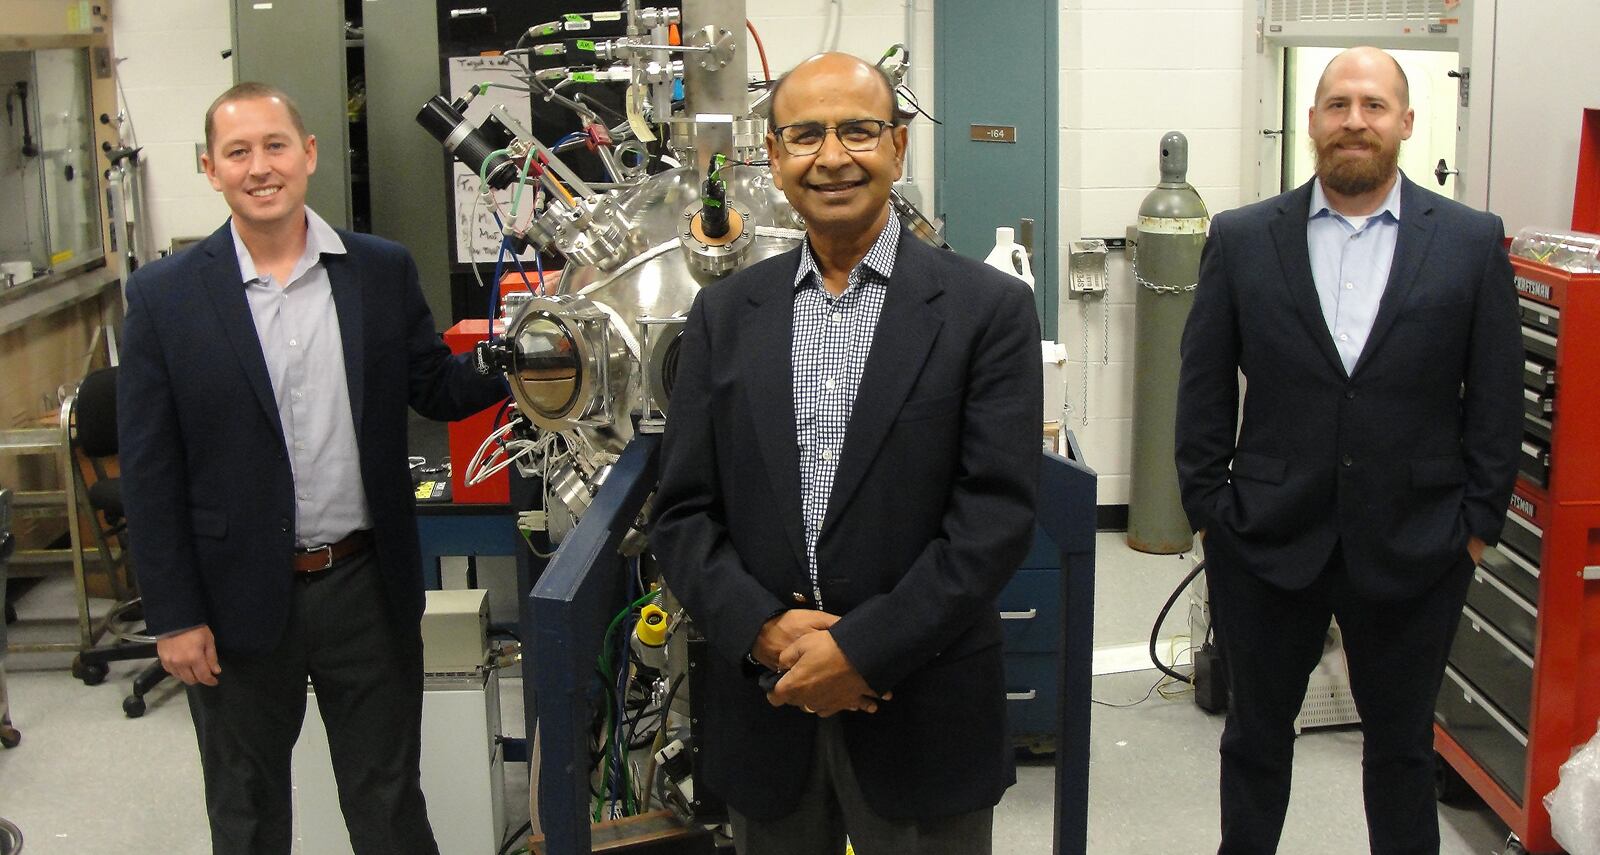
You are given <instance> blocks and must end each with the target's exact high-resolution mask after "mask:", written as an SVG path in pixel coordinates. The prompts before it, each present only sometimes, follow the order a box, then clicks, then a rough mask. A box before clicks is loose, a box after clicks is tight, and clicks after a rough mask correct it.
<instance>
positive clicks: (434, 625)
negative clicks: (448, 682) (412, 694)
mask: <svg viewBox="0 0 1600 855" xmlns="http://www.w3.org/2000/svg"><path fill="white" fill-rule="evenodd" d="M488 637H489V592H488V591H485V590H483V589H481V588H478V589H470V590H464V591H428V592H427V606H426V607H425V609H424V610H423V613H422V670H423V672H424V673H426V674H470V673H474V672H476V671H477V670H478V669H479V668H480V667H482V666H483V665H484V664H485V651H486V650H487V649H488V646H489V645H488Z"/></svg>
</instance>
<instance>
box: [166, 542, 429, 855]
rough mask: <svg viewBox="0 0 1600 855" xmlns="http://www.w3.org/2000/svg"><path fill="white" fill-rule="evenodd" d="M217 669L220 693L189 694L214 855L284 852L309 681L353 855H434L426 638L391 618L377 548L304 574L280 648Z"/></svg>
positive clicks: (225, 659) (224, 660)
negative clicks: (426, 774) (427, 802)
mask: <svg viewBox="0 0 1600 855" xmlns="http://www.w3.org/2000/svg"><path fill="white" fill-rule="evenodd" d="M219 664H220V665H221V666H222V673H221V674H219V675H218V676H217V685H216V686H191V687H189V689H188V693H189V708H190V711H191V712H192V713H193V715H194V722H195V730H196V732H197V734H198V736H199V741H200V761H201V766H202V768H203V770H204V777H205V790H206V811H207V814H208V815H209V817H210V821H211V848H212V851H213V852H214V853H216V855H288V852H289V847H290V838H291V835H292V830H291V829H292V823H291V817H290V804H291V799H290V781H289V764H290V755H291V753H292V751H293V749H294V743H295V740H296V739H298V738H299V736H300V725H301V722H302V720H303V719H304V718H305V711H306V680H307V678H308V677H309V678H310V681H311V685H312V686H313V687H314V688H315V689H316V692H317V706H318V707H319V708H320V709H321V711H322V721H323V724H324V725H325V726H326V728H327V731H328V747H329V751H330V752H331V754H332V756H333V772H334V778H335V781H336V783H337V785H338V791H339V806H340V808H341V809H342V810H343V812H344V817H345V825H346V827H347V828H348V829H349V832H350V843H351V846H352V848H353V849H354V850H355V853H356V855H379V853H382V855H438V853H439V848H438V846H437V845H436V844H435V843H434V840H433V831H432V829H431V827H430V826H429V825H428V817H427V812H426V810H425V808H424V805H423V799H422V787H421V781H420V773H419V771H418V768H419V762H420V757H421V733H422V638H421V635H420V632H419V630H417V629H416V628H415V627H410V628H407V629H405V630H401V629H399V628H397V627H395V626H394V625H393V622H392V621H391V620H390V619H389V616H388V612H387V609H386V608H385V606H384V599H383V591H382V590H381V589H380V580H379V579H378V563H377V558H376V554H375V551H374V550H371V549H368V550H366V551H364V552H362V553H360V554H358V555H355V556H352V557H350V558H349V559H347V560H345V561H342V562H340V563H338V564H336V565H334V566H333V567H331V568H329V569H327V570H324V571H321V572H319V573H312V574H306V575H303V576H297V577H296V580H295V583H294V594H293V604H292V606H291V608H290V613H289V625H288V628H287V629H286V630H285V632H284V638H283V641H282V642H280V643H279V645H278V648H277V649H276V650H274V651H272V652H271V653H268V654H265V655H260V656H243V655H236V654H229V653H228V652H227V651H222V652H221V653H220V656H219Z"/></svg>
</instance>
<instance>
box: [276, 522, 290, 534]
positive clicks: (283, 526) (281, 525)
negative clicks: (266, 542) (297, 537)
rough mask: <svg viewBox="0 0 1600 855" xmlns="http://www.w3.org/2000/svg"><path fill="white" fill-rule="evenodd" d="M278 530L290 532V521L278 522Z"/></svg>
mask: <svg viewBox="0 0 1600 855" xmlns="http://www.w3.org/2000/svg"><path fill="white" fill-rule="evenodd" d="M278 528H279V529H281V530H283V531H288V530H289V521H288V520H278Z"/></svg>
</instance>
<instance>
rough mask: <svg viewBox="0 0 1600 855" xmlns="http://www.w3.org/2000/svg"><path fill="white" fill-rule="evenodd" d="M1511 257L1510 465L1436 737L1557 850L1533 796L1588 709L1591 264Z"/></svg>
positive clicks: (1530, 836)
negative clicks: (1515, 451)
mask: <svg viewBox="0 0 1600 855" xmlns="http://www.w3.org/2000/svg"><path fill="white" fill-rule="evenodd" d="M1512 264H1513V267H1514V269H1515V272H1516V286H1517V292H1518V299H1519V302H1520V308H1521V312H1522V322H1523V325H1522V332H1523V344H1524V346H1525V349H1526V351H1527V353H1526V361H1525V363H1524V369H1525V370H1524V374H1523V380H1524V390H1523V391H1524V396H1523V414H1524V421H1523V426H1524V434H1523V447H1522V459H1521V466H1520V470H1521V471H1520V472H1519V474H1518V477H1517V486H1516V493H1515V495H1514V497H1513V498H1512V501H1511V508H1510V510H1509V511H1507V520H1506V527H1505V531H1504V533H1503V534H1502V536H1501V543H1500V545H1499V546H1498V547H1495V548H1491V549H1489V550H1487V551H1486V552H1485V554H1484V561H1483V565H1482V566H1481V567H1480V568H1478V570H1477V571H1476V577H1475V578H1474V580H1473V585H1472V588H1471V592H1470V593H1469V595H1468V600H1467V606H1466V608H1465V609H1464V610H1463V613H1462V619H1461V624H1460V627H1459V629H1458V630H1457V634H1456V642H1455V646H1454V647H1453V648H1452V650H1451V654H1450V663H1449V666H1448V668H1447V670H1446V675H1445V680H1444V686H1443V688H1442V689H1441V691H1440V693H1439V701H1438V705H1437V707H1436V715H1435V722H1436V725H1435V728H1434V731H1435V740H1434V743H1435V748H1436V749H1437V750H1438V752H1439V754H1440V755H1441V756H1443V757H1444V758H1445V760H1446V761H1447V762H1448V763H1449V765H1450V767H1451V768H1453V769H1454V770H1455V771H1456V772H1457V773H1458V774H1459V775H1460V776H1461V778H1463V779H1465V781H1466V782H1467V783H1468V784H1470V785H1471V787H1472V789H1474V790H1476V791H1477V793H1478V794H1479V795H1480V796H1482V797H1483V799H1484V801H1485V802H1487V803H1488V804H1489V805H1490V807H1492V808H1493V809H1494V811H1495V812H1496V813H1498V814H1499V815H1500V817H1501V819H1503V820H1504V821H1505V822H1506V824H1507V825H1509V826H1510V827H1511V831H1512V833H1513V834H1515V835H1516V837H1517V839H1518V841H1520V843H1521V845H1522V847H1523V848H1524V849H1525V850H1526V851H1528V852H1534V853H1546V852H1559V851H1561V850H1560V847H1559V845H1558V844H1557V843H1556V842H1555V840H1554V838H1552V837H1551V835H1550V816H1549V814H1548V812H1547V811H1546V810H1545V807H1544V803H1543V798H1544V796H1545V795H1546V794H1547V793H1549V792H1550V791H1551V790H1552V789H1554V788H1555V786H1556V783H1557V781H1558V774H1557V772H1558V769H1559V767H1560V766H1561V764H1562V763H1563V762H1565V761H1566V760H1567V759H1568V757H1570V756H1571V753H1572V751H1573V749H1574V748H1576V747H1577V746H1580V745H1582V744H1583V743H1585V742H1587V741H1588V740H1589V738H1590V737H1591V736H1593V735H1594V732H1595V722H1596V719H1597V718H1600V274H1572V273H1567V272H1565V271H1562V270H1557V269H1555V268H1551V267H1547V266H1544V265H1541V264H1538V263H1535V262H1532V261H1527V260H1524V259H1521V258H1513V259H1512ZM1508 851H1509V852H1515V851H1517V850H1516V846H1515V845H1513V846H1512V847H1511V848H1509V849H1508Z"/></svg>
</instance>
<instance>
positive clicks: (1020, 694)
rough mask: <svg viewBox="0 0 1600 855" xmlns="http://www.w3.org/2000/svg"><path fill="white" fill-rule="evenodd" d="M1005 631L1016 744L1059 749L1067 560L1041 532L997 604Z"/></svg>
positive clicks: (1009, 710)
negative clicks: (1063, 576) (1063, 591)
mask: <svg viewBox="0 0 1600 855" xmlns="http://www.w3.org/2000/svg"><path fill="white" fill-rule="evenodd" d="M996 604H997V605H998V607H999V609H1000V620H1001V621H1002V624H1001V625H1002V627H1003V628H1004V630H1005V637H1004V651H1005V667H1006V710H1007V715H1008V718H1009V720H1010V723H1011V734H1012V740H1013V742H1015V743H1016V744H1017V745H1019V746H1023V747H1026V748H1030V749H1033V750H1037V751H1053V750H1055V742H1056V736H1057V734H1056V707H1057V703H1058V700H1059V698H1060V695H1061V685H1060V679H1059V676H1058V674H1059V671H1060V667H1061V641H1062V638H1063V636H1062V631H1061V558H1060V553H1059V552H1058V551H1057V549H1056V546H1055V544H1054V543H1053V542H1052V541H1051V540H1050V538H1049V537H1047V536H1046V535H1045V534H1044V532H1043V531H1041V530H1038V529H1035V530H1034V534H1033V548H1032V549H1031V550H1029V552H1028V557H1027V558H1025V559H1023V562H1022V565H1021V567H1020V568H1019V569H1018V570H1017V574H1016V575H1015V576H1013V577H1012V579H1011V582H1010V583H1009V584H1007V585H1006V587H1005V588H1004V589H1003V590H1002V591H1001V592H1000V596H999V597H998V598H997V600H996Z"/></svg>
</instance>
